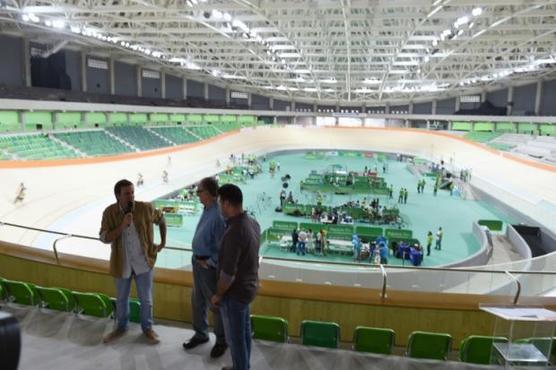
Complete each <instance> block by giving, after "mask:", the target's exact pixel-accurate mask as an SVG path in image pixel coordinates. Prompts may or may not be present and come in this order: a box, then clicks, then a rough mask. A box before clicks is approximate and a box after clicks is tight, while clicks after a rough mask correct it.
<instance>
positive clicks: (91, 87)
mask: <svg viewBox="0 0 556 370" xmlns="http://www.w3.org/2000/svg"><path fill="white" fill-rule="evenodd" d="M92 58H93V59H97V60H104V61H106V62H107V63H108V61H107V60H106V59H103V58H98V57H92ZM109 68H110V66H109ZM86 71H87V72H86V73H87V92H90V93H96V94H110V71H109V70H108V69H98V68H91V67H89V66H88V65H87V69H86Z"/></svg>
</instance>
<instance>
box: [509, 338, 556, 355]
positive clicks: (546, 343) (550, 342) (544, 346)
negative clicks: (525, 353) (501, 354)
mask: <svg viewBox="0 0 556 370" xmlns="http://www.w3.org/2000/svg"><path fill="white" fill-rule="evenodd" d="M514 343H528V344H533V345H534V346H535V347H537V349H538V350H539V351H540V352H541V353H543V354H545V355H546V354H547V355H548V357H549V358H550V355H551V354H554V351H555V349H554V347H555V342H554V338H552V337H531V338H522V339H517V340H515V341H514Z"/></svg>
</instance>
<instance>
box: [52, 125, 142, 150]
mask: <svg viewBox="0 0 556 370" xmlns="http://www.w3.org/2000/svg"><path fill="white" fill-rule="evenodd" d="M54 136H55V137H56V138H57V139H60V140H62V141H65V142H66V143H68V144H69V145H71V146H73V147H75V148H77V149H79V150H80V151H82V152H84V153H85V154H87V155H91V156H102V155H110V154H119V153H125V152H130V151H132V149H131V148H129V147H127V146H125V145H123V144H122V143H121V142H119V141H118V140H116V139H114V138H112V137H111V136H109V135H108V134H107V133H106V132H104V131H100V130H96V131H78V132H62V133H55V134H54Z"/></svg>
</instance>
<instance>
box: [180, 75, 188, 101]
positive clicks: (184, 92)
mask: <svg viewBox="0 0 556 370" xmlns="http://www.w3.org/2000/svg"><path fill="white" fill-rule="evenodd" d="M181 85H182V86H181V87H182V89H183V91H182V98H183V100H187V78H186V77H185V76H183V77H182V79H181Z"/></svg>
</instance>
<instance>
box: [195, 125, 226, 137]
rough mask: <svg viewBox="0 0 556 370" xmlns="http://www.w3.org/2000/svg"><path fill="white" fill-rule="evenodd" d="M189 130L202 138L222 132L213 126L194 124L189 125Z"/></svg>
mask: <svg viewBox="0 0 556 370" xmlns="http://www.w3.org/2000/svg"><path fill="white" fill-rule="evenodd" d="M187 130H188V131H190V132H191V133H193V134H194V135H196V136H198V137H200V138H201V139H208V138H210V137H213V136H216V135H219V134H220V133H221V131H219V130H218V129H217V128H215V127H213V126H192V127H187Z"/></svg>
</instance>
